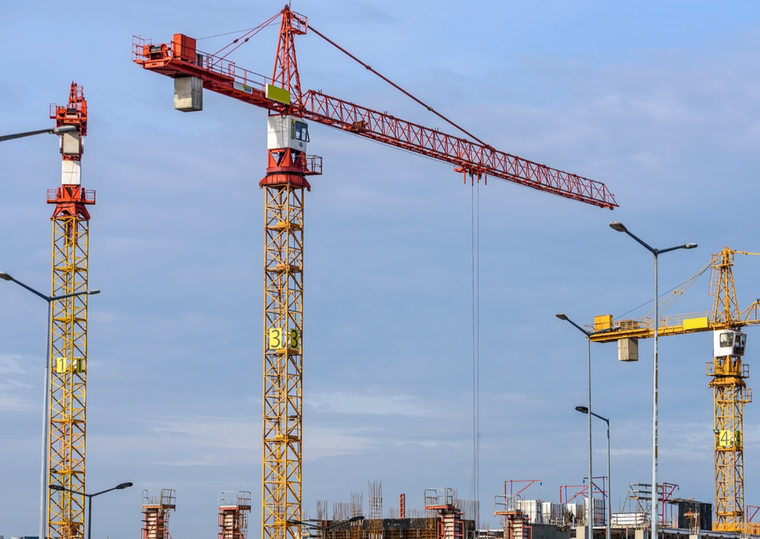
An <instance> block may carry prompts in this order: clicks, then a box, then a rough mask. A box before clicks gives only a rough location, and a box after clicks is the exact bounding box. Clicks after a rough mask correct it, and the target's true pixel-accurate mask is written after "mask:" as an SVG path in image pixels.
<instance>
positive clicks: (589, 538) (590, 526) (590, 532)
mask: <svg viewBox="0 0 760 539" xmlns="http://www.w3.org/2000/svg"><path fill="white" fill-rule="evenodd" d="M555 316H556V317H557V318H559V319H560V320H564V321H565V322H568V323H569V324H571V325H572V326H573V327H575V328H576V329H577V330H578V331H580V332H581V333H583V334H584V335H585V336H586V340H587V341H588V407H587V410H591V336H592V335H596V334H597V333H606V332H608V331H612V330H614V329H618V328H617V327H614V326H613V327H609V328H604V329H599V330H596V331H588V330H586V329H584V328H582V327H581V326H579V325H578V324H576V323H575V322H573V321H572V320H570V318H568V317H567V315H566V314H565V313H557V314H556V315H555ZM593 477H594V474H593V467H592V463H591V416H590V415H589V416H588V502H589V510H588V519H587V521H586V527H587V531H586V539H593V537H594V485H593V481H594V479H593Z"/></svg>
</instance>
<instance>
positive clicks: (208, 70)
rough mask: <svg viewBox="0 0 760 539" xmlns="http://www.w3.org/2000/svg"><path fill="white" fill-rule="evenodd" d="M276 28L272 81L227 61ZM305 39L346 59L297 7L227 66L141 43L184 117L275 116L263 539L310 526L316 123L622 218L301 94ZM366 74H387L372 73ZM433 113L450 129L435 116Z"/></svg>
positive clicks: (138, 55)
mask: <svg viewBox="0 0 760 539" xmlns="http://www.w3.org/2000/svg"><path fill="white" fill-rule="evenodd" d="M278 17H280V18H281V20H280V31H279V40H278V44H277V53H276V56H275V63H274V70H273V74H272V77H271V78H268V77H265V76H263V75H259V74H256V73H254V72H252V71H248V70H245V69H242V68H240V67H238V66H237V65H236V64H235V63H233V62H231V61H229V60H228V59H227V58H226V57H227V55H228V54H229V53H230V52H232V51H233V50H235V49H237V48H238V47H239V46H240V45H242V44H243V43H245V42H247V41H248V40H249V39H250V38H251V37H252V36H253V35H255V34H256V33H258V32H259V31H261V30H262V29H263V28H265V27H267V26H269V25H270V24H274V23H275V21H276V20H277V18H278ZM307 31H311V32H312V33H314V34H317V35H318V36H320V37H321V38H323V39H325V40H326V41H328V42H329V43H331V44H332V45H334V46H336V47H337V48H339V49H340V47H338V46H337V45H335V43H333V42H332V41H330V40H329V39H327V38H326V37H325V36H323V35H322V34H321V33H319V32H318V31H317V30H315V29H314V27H313V26H309V25H308V20H307V18H306V17H305V16H303V15H300V14H298V13H295V12H293V11H291V9H290V8H289V6H285V8H284V9H283V10H282V11H281V12H280V13H278V14H276V15H274V16H273V17H271V18H270V19H268V20H267V21H265V22H264V23H262V24H260V25H259V26H257V27H256V28H254V29H252V30H250V31H249V32H247V33H246V34H244V35H242V36H241V37H240V38H238V39H236V40H235V41H234V42H233V43H232V44H231V45H228V46H227V47H225V48H224V49H222V51H224V50H225V49H227V51H226V52H225V54H224V55H223V56H219V55H218V54H219V53H218V54H207V53H205V52H201V51H199V50H198V49H197V48H196V40H195V39H193V38H191V37H188V36H186V35H183V34H174V37H173V39H172V41H171V42H169V43H162V44H153V43H152V42H151V41H150V40H145V39H142V38H141V37H139V36H135V37H134V39H133V42H132V45H133V48H132V58H133V61H134V62H135V63H136V64H138V65H140V66H142V67H143V68H144V69H147V70H149V71H153V72H155V73H159V74H162V75H165V76H168V77H171V78H173V79H174V106H175V108H176V109H178V110H181V111H184V112H190V111H199V110H202V108H203V89H204V88H205V89H208V90H212V91H214V92H217V93H220V94H222V95H226V96H228V97H232V98H234V99H238V100H240V101H243V102H245V103H249V104H251V105H256V106H258V107H261V108H263V109H266V110H267V111H268V112H269V117H268V118H267V149H268V164H267V172H266V177H265V178H264V179H263V180H261V182H260V183H259V186H260V187H261V188H264V189H265V230H266V238H265V267H264V275H265V292H264V298H265V299H264V331H263V342H264V345H263V348H264V350H263V355H264V369H263V370H264V405H263V416H264V417H263V419H264V429H263V431H264V432H263V447H264V449H263V453H264V454H263V474H262V475H263V479H262V518H261V525H262V533H261V536H262V538H263V539H269V538H277V539H284V538H285V537H289V538H291V539H296V538H297V537H298V536H299V530H300V525H298V524H293V522H300V521H301V460H302V458H301V450H302V446H301V440H302V437H301V434H302V431H301V427H302V425H301V411H302V373H303V356H302V351H303V346H302V344H303V343H302V337H303V335H304V332H305V328H304V324H303V318H302V314H303V308H302V305H303V302H302V298H303V278H302V275H303V247H304V243H303V233H304V213H303V208H304V194H305V191H304V190H310V189H311V185H310V183H309V181H308V180H307V178H306V177H307V176H308V175H316V174H321V171H322V160H321V158H320V157H317V156H310V155H306V148H307V143H308V142H309V140H310V133H309V126H308V124H307V121H309V120H311V121H315V122H318V123H321V124H325V125H329V126H332V127H336V128H338V129H342V130H344V131H348V132H350V133H353V134H356V135H359V136H362V137H365V138H368V139H371V140H375V141H378V142H382V143H385V144H388V145H391V146H395V147H398V148H402V149H404V150H407V151H410V152H414V153H417V154H420V155H424V156H427V157H431V158H433V159H436V160H439V161H444V162H447V163H451V164H453V165H454V166H455V170H456V171H459V172H463V173H464V174H465V179H467V176H469V177H470V179H471V180H472V181H473V182H474V181H475V180H478V181H479V180H480V179H485V178H487V177H488V176H493V177H496V178H501V179H504V180H508V181H511V182H514V183H518V184H520V185H524V186H528V187H532V188H534V189H538V190H540V191H545V192H548V193H553V194H556V195H559V196H562V197H565V198H569V199H573V200H578V201H581V202H585V203H587V204H591V205H594V206H598V207H602V208H609V209H613V208H615V207H617V203H616V202H615V198H614V196H613V195H612V194H611V193H610V192H609V191H608V190H607V188H606V186H605V185H604V184H602V183H599V182H595V181H593V180H589V179H587V178H583V177H580V176H577V175H575V174H570V173H567V172H563V171H561V170H556V169H552V168H549V167H547V166H545V165H541V164H538V163H535V162H532V161H527V160H525V159H521V158H519V157H515V156H512V155H509V154H507V153H504V152H500V151H498V150H495V149H494V148H493V147H491V146H489V145H487V144H485V143H482V142H481V141H478V142H477V143H476V142H472V141H470V140H468V139H465V138H461V137H455V136H451V135H447V134H445V133H443V132H441V131H439V130H437V129H431V128H427V127H424V126H421V125H417V124H413V123H410V122H406V121H404V120H400V119H398V118H395V117H393V116H391V115H389V114H387V113H381V112H377V111H374V110H371V109H368V108H365V107H361V106H359V105H356V104H354V103H351V102H349V101H344V100H342V99H338V98H335V97H330V96H328V95H326V94H324V93H322V92H318V91H314V90H308V91H306V92H302V90H301V82H300V77H299V73H298V66H297V61H296V49H295V37H296V36H299V35H304V34H306V33H307ZM340 50H342V51H343V52H344V53H346V51H345V50H343V49H340ZM220 53H221V51H220ZM346 54H348V53H346ZM349 56H351V58H353V59H354V60H356V61H358V59H357V58H356V57H354V56H352V55H350V54H349ZM360 63H361V62H360ZM362 65H363V66H364V67H365V68H367V69H369V70H371V71H373V72H374V73H376V74H377V72H375V71H374V70H372V69H371V68H370V67H369V66H368V65H366V64H363V63H362ZM378 75H379V74H378ZM383 78H384V77H383ZM385 80H386V81H387V82H390V81H388V79H385ZM391 84H392V83H391ZM394 86H395V85H394ZM396 87H397V88H399V87H398V86H396ZM399 89H401V88H399ZM402 91H404V90H402ZM404 92H405V91H404ZM405 93H406V94H407V95H410V94H409V93H408V92H405ZM410 96H411V95H410ZM414 99H416V98H414ZM417 101H418V102H419V103H421V102H420V101H419V100H417ZM428 109H429V110H430V111H432V112H433V113H435V114H437V115H438V116H439V117H441V118H443V116H441V115H440V114H438V113H437V112H435V111H433V109H432V108H430V107H428ZM444 119H445V118H444ZM447 121H448V120H447ZM449 123H451V122H449ZM452 125H455V124H452ZM465 133H466V132H465ZM470 136H471V135H470ZM471 137H472V136H471ZM472 138H475V137H472ZM476 140H477V139H476Z"/></svg>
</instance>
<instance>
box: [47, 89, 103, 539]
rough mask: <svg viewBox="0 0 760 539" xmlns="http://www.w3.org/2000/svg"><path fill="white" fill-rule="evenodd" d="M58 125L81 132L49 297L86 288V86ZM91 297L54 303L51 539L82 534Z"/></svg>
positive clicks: (63, 195)
mask: <svg viewBox="0 0 760 539" xmlns="http://www.w3.org/2000/svg"><path fill="white" fill-rule="evenodd" d="M50 117H51V118H53V119H55V121H56V126H57V127H61V126H64V125H74V126H76V127H77V130H76V131H73V132H69V133H65V134H63V136H62V137H61V155H62V157H63V163H62V180H61V186H60V187H58V188H57V189H50V190H48V194H47V201H48V204H55V211H54V212H53V217H52V218H51V220H52V221H53V255H52V284H51V291H50V295H51V296H62V295H65V294H73V293H75V292H81V291H84V290H87V289H88V261H89V250H90V249H89V246H90V233H89V229H90V227H89V224H90V214H89V212H88V211H87V205H89V204H94V203H95V192H94V191H88V190H85V189H84V188H83V187H82V185H81V158H82V153H83V151H84V148H83V145H82V137H84V136H85V135H87V101H86V100H85V98H84V92H83V89H82V88H81V87H79V86H77V85H76V84H75V83H73V82H72V83H71V91H70V94H69V101H68V103H67V104H66V105H64V106H56V105H52V106H51V114H50ZM87 303H88V295H87V294H83V295H79V296H74V297H68V298H64V299H61V300H57V301H54V302H53V303H52V318H51V327H50V335H51V347H50V362H49V365H50V369H51V372H50V389H49V391H50V393H49V397H50V408H49V415H48V419H49V426H48V435H49V438H48V439H49V443H50V446H49V460H48V469H47V476H48V484H49V485H60V486H62V487H64V488H65V489H68V490H70V491H72V492H68V491H65V490H50V491H49V494H48V510H47V515H48V517H47V520H48V522H47V535H48V536H49V537H62V538H67V539H69V538H71V539H73V538H83V537H84V502H85V496H84V492H85V438H86V397H87Z"/></svg>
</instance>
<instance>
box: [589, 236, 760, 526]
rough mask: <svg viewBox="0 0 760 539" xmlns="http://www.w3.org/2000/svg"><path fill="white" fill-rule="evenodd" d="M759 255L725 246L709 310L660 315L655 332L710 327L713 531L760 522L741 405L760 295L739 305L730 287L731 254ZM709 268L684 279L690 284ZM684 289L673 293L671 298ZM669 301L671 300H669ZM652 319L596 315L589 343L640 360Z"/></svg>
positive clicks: (715, 266)
mask: <svg viewBox="0 0 760 539" xmlns="http://www.w3.org/2000/svg"><path fill="white" fill-rule="evenodd" d="M736 254H743V255H758V254H760V253H750V252H747V251H737V250H735V249H730V248H728V247H724V248H723V249H722V250H721V251H720V252H719V253H716V254H714V255H713V256H712V258H711V261H710V263H709V267H710V268H711V270H712V273H711V279H710V295H711V296H712V297H713V309H712V312H711V313H701V314H698V315H673V316H661V317H660V320H659V321H657V322H658V334H659V335H660V336H667V335H683V334H686V333H697V332H704V331H712V332H713V360H712V361H708V362H707V364H706V373H707V376H710V377H711V378H712V380H711V381H710V384H709V385H710V387H711V388H712V390H713V429H714V430H713V432H714V457H715V520H714V521H713V523H714V524H713V529H714V530H715V531H726V532H741V533H752V534H757V533H758V532H760V526H758V525H757V524H755V523H751V522H747V520H748V519H746V510H745V506H744V442H743V433H744V405H745V404H748V403H750V402H752V391H751V389H750V388H749V387H747V384H746V382H745V380H746V379H747V378H749V366H748V365H747V364H744V363H742V357H743V356H744V350H745V346H746V341H747V336H746V334H745V333H743V332H742V331H741V329H742V328H743V327H745V326H750V325H755V324H759V323H760V312H759V310H760V300H756V301H754V302H753V303H751V304H750V305H749V306H748V307H747V308H745V309H744V310H743V311H740V310H739V307H738V302H737V299H736V288H735V286H734V276H733V265H734V255H736ZM706 269H707V267H705V268H703V269H702V270H700V271H699V272H697V274H695V275H694V276H693V277H692V278H691V279H689V280H688V281H687V284H686V287H688V286H690V285H691V284H692V283H693V282H694V280H696V278H697V277H699V276H700V275H701V274H702V273H703V271H705V270H706ZM682 293H683V290H681V291H680V292H679V293H675V292H674V293H673V294H672V296H671V297H672V298H673V299H675V298H677V297H678V296H680V295H681V294H682ZM670 303H672V301H671V302H670ZM655 322H656V321H654V320H652V319H651V318H647V317H645V318H641V319H627V320H613V317H612V315H602V316H596V317H595V318H594V325H593V329H594V331H597V330H605V331H604V332H603V333H596V334H592V335H590V336H589V339H591V341H593V342H611V341H617V343H618V359H619V360H620V361H638V340H639V339H646V338H649V337H652V336H653V335H654V324H655Z"/></svg>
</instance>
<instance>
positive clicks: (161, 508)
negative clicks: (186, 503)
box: [140, 488, 177, 539]
mask: <svg viewBox="0 0 760 539" xmlns="http://www.w3.org/2000/svg"><path fill="white" fill-rule="evenodd" d="M176 508H177V503H176V496H175V493H174V489H173V488H165V489H161V490H143V492H142V511H143V528H142V533H141V534H140V538H141V539H171V535H170V534H169V514H170V511H174V510H175V509H176Z"/></svg>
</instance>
